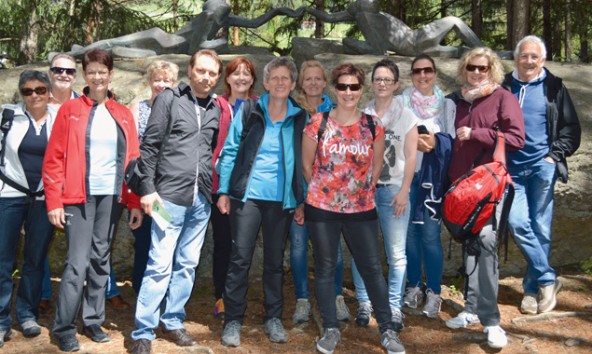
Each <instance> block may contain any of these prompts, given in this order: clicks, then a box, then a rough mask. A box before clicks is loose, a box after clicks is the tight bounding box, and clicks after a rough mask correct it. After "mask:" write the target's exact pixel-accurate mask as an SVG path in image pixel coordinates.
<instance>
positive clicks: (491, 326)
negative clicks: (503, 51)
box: [448, 48, 524, 348]
mask: <svg viewBox="0 0 592 354" xmlns="http://www.w3.org/2000/svg"><path fill="white" fill-rule="evenodd" d="M503 79H504V72H503V66H502V63H501V61H500V59H499V57H498V56H497V54H495V52H494V51H492V50H491V49H489V48H475V49H472V50H470V51H468V52H467V53H465V54H464V55H463V57H462V58H461V59H460V61H459V65H458V74H457V79H456V80H457V82H458V83H460V84H461V85H462V87H461V89H460V91H458V92H457V93H456V96H457V97H458V100H457V102H456V119H455V122H454V127H455V129H456V138H455V139H454V145H453V153H452V160H451V162H450V168H449V169H448V177H449V178H450V180H451V181H454V180H456V179H457V178H459V177H461V176H462V175H463V174H465V173H467V172H468V171H469V170H470V169H471V168H472V166H476V165H480V164H484V163H488V162H491V161H492V160H493V152H494V149H495V145H496V140H497V139H496V137H497V131H501V132H502V133H504V135H505V142H506V151H517V150H520V149H521V148H522V147H523V146H524V118H523V116H522V109H521V108H520V105H519V104H518V100H517V99H516V97H515V96H514V95H512V93H510V92H509V91H506V90H504V89H503V88H501V87H500V84H501V83H502V81H503ZM502 205H503V202H500V203H499V204H498V207H497V208H496V211H495V217H492V218H491V219H490V220H489V221H488V223H487V224H486V225H485V227H483V229H482V230H481V232H480V233H479V235H478V237H477V238H476V239H475V240H474V241H473V242H471V243H470V244H466V245H465V246H464V247H463V248H467V250H475V252H472V251H466V252H465V254H464V255H463V256H464V257H465V264H467V261H468V257H469V256H474V257H475V259H476V260H475V262H473V263H474V265H468V266H467V269H466V272H467V273H468V274H469V284H473V285H474V288H473V289H471V292H473V299H475V300H474V301H475V303H474V304H472V306H474V309H473V310H474V311H476V314H477V316H478V318H479V322H481V324H482V325H483V327H484V332H485V333H487V344H488V345H489V346H490V347H492V348H502V347H504V346H505V345H506V344H507V343H508V339H507V337H506V333H505V332H504V330H503V329H502V328H501V327H500V325H499V324H500V311H499V308H498V305H497V294H498V285H499V284H498V280H499V279H498V276H499V270H498V267H499V264H498V257H497V237H496V236H497V235H496V230H497V229H498V226H499V225H496V224H494V223H498V222H499V220H500V215H501V206H502ZM465 311H466V310H465Z"/></svg>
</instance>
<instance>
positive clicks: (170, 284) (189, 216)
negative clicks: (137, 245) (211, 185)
mask: <svg viewBox="0 0 592 354" xmlns="http://www.w3.org/2000/svg"><path fill="white" fill-rule="evenodd" d="M164 208H165V209H166V210H167V211H168V213H169V214H170V215H171V218H172V219H171V223H170V224H169V226H168V227H167V228H166V230H162V229H161V228H160V227H159V226H158V224H157V223H156V222H153V223H152V240H151V245H150V253H149V259H148V264H147V265H146V271H145V272H144V279H143V280H142V286H141V288H140V294H139V295H138V303H137V305H136V317H135V322H136V330H134V331H133V332H132V339H133V340H139V339H148V340H154V338H155V335H154V333H153V331H152V330H153V329H155V328H157V327H158V320H159V317H160V321H161V322H162V324H163V325H164V327H165V328H166V329H167V330H175V329H182V328H184V326H183V321H184V320H185V304H186V303H187V300H189V296H190V295H191V291H192V290H193V283H194V281H195V268H196V267H197V265H198V263H199V256H200V254H201V248H202V246H203V242H204V239H205V235H206V229H207V226H208V221H209V219H210V204H209V203H208V201H207V199H206V198H205V197H204V195H203V194H201V193H199V192H197V194H196V196H195V198H194V203H193V205H192V206H182V205H177V204H173V203H171V202H168V201H166V200H164ZM165 296H166V306H165V309H164V313H163V314H162V315H161V316H159V315H160V304H161V302H162V300H163V299H164V298H165Z"/></svg>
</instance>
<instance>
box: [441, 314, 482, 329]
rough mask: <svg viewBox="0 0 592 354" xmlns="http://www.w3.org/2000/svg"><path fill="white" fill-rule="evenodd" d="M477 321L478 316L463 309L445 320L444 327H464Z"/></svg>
mask: <svg viewBox="0 0 592 354" xmlns="http://www.w3.org/2000/svg"><path fill="white" fill-rule="evenodd" d="M477 323H479V316H477V315H475V314H474V313H470V312H467V311H463V312H461V313H459V314H458V316H456V317H454V318H451V319H449V320H448V321H446V327H448V328H452V329H457V328H466V327H468V326H471V325H474V324H477Z"/></svg>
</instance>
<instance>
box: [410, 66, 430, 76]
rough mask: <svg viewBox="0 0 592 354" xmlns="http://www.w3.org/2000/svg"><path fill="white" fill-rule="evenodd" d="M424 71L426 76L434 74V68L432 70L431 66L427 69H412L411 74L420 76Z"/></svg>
mask: <svg viewBox="0 0 592 354" xmlns="http://www.w3.org/2000/svg"><path fill="white" fill-rule="evenodd" d="M422 71H423V73H424V74H426V75H427V74H433V73H434V68H432V67H431V66H427V67H425V68H415V69H411V74H413V75H419V74H421V72H422Z"/></svg>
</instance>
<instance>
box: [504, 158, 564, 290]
mask: <svg viewBox="0 0 592 354" xmlns="http://www.w3.org/2000/svg"><path fill="white" fill-rule="evenodd" d="M509 172H510V174H511V176H512V180H513V181H514V188H515V190H516V194H515V196H514V202H513V203H512V209H511V210H510V217H509V220H508V221H509V227H510V231H511V232H512V234H513V235H514V240H515V241H516V243H517V244H518V246H519V247H520V249H521V250H522V253H524V256H525V257H526V261H527V264H528V265H527V269H526V275H525V276H524V279H523V281H522V286H523V287H524V293H525V294H533V295H536V294H537V293H538V287H539V286H546V285H550V284H552V283H553V282H554V281H555V276H556V275H555V270H554V269H553V268H552V267H551V265H550V264H549V252H550V251H551V221H552V219H553V190H554V188H555V180H556V174H555V164H554V163H550V162H547V161H545V159H540V160H539V161H537V162H535V163H533V164H531V165H528V166H512V167H511V168H510V169H509Z"/></svg>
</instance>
